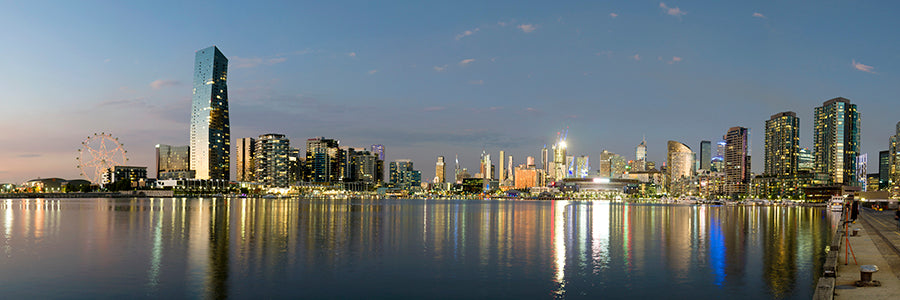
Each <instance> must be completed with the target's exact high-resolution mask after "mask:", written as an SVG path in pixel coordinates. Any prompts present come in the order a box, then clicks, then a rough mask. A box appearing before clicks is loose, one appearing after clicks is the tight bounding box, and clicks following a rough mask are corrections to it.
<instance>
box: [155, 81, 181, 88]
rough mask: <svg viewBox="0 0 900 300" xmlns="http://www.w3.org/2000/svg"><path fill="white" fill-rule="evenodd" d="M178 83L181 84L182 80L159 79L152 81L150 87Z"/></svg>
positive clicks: (161, 86)
mask: <svg viewBox="0 0 900 300" xmlns="http://www.w3.org/2000/svg"><path fill="white" fill-rule="evenodd" d="M176 85H181V81H178V80H174V79H157V80H154V81H153V82H151V83H150V87H152V88H153V89H154V90H158V89H161V88H164V87H170V86H176Z"/></svg>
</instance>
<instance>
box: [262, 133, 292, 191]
mask: <svg viewBox="0 0 900 300" xmlns="http://www.w3.org/2000/svg"><path fill="white" fill-rule="evenodd" d="M255 146H256V149H255V151H254V157H253V163H254V165H255V166H256V169H255V171H254V172H253V173H254V174H255V176H256V180H255V181H256V182H259V183H262V184H265V185H269V186H275V187H287V186H288V184H290V159H289V156H290V154H291V142H290V140H288V139H287V138H286V137H285V136H284V135H283V134H277V133H269V134H264V135H260V136H259V139H257V140H256V143H255Z"/></svg>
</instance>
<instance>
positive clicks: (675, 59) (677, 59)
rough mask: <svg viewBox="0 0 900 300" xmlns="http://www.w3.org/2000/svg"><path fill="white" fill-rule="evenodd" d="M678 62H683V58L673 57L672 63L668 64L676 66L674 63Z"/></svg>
mask: <svg viewBox="0 0 900 300" xmlns="http://www.w3.org/2000/svg"><path fill="white" fill-rule="evenodd" d="M677 62H681V57H678V56H672V60H670V61H669V62H668V64H670V65H671V64H674V63H677Z"/></svg>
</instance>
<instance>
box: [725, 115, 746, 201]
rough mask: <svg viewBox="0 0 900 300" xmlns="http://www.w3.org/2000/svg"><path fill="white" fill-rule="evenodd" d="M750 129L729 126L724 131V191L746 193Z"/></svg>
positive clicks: (733, 193)
mask: <svg viewBox="0 0 900 300" xmlns="http://www.w3.org/2000/svg"><path fill="white" fill-rule="evenodd" d="M749 133H750V130H748V129H747V128H744V127H731V128H729V129H728V132H727V133H725V136H724V139H725V193H726V194H728V195H735V194H746V193H747V184H748V183H749V182H750V159H749V156H748V155H747V154H748V153H747V149H748V146H749V141H750V140H749Z"/></svg>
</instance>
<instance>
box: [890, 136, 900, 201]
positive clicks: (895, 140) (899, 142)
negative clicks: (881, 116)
mask: <svg viewBox="0 0 900 300" xmlns="http://www.w3.org/2000/svg"><path fill="white" fill-rule="evenodd" d="M888 151H890V165H891V167H890V173H891V175H890V182H888V187H889V188H890V189H891V194H892V195H893V197H898V196H900V122H897V128H896V134H894V135H893V136H891V139H890V149H888Z"/></svg>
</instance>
